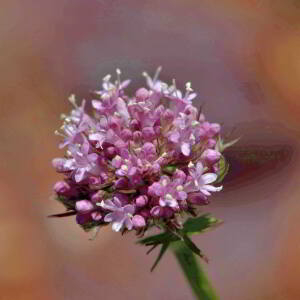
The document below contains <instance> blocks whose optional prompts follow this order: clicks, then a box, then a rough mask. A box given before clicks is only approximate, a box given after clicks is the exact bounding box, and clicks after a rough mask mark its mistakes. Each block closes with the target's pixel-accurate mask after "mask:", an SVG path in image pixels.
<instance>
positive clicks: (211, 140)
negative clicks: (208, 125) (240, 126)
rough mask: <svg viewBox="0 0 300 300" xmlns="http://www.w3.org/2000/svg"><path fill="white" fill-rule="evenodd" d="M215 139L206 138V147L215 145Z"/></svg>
mask: <svg viewBox="0 0 300 300" xmlns="http://www.w3.org/2000/svg"><path fill="white" fill-rule="evenodd" d="M216 143H217V142H216V140H215V139H208V141H207V144H206V146H207V147H208V148H215V146H216Z"/></svg>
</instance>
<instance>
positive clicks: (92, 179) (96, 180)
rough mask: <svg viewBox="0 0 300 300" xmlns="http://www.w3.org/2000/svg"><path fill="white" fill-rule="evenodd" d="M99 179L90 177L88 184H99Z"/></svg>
mask: <svg viewBox="0 0 300 300" xmlns="http://www.w3.org/2000/svg"><path fill="white" fill-rule="evenodd" d="M101 182H102V181H101V178H99V177H95V176H90V177H89V184H91V185H97V184H101Z"/></svg>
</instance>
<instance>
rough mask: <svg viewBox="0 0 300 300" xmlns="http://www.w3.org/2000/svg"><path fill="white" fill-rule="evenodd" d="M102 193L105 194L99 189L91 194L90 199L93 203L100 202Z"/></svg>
mask: <svg viewBox="0 0 300 300" xmlns="http://www.w3.org/2000/svg"><path fill="white" fill-rule="evenodd" d="M104 195H105V191H103V190H99V191H98V192H96V193H95V194H93V195H92V197H91V201H92V202H93V203H97V202H101V200H103V197H104Z"/></svg>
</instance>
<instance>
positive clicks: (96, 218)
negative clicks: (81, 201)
mask: <svg viewBox="0 0 300 300" xmlns="http://www.w3.org/2000/svg"><path fill="white" fill-rule="evenodd" d="M91 216H92V219H93V220H94V221H100V220H101V219H102V215H101V214H100V213H99V212H98V211H94V212H92V214H91Z"/></svg>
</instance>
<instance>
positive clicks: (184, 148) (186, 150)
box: [181, 143, 191, 156]
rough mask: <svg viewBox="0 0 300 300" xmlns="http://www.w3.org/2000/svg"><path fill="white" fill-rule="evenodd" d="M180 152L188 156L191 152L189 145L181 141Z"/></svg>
mask: <svg viewBox="0 0 300 300" xmlns="http://www.w3.org/2000/svg"><path fill="white" fill-rule="evenodd" d="M181 152H182V154H183V155H185V156H189V155H190V153H191V149H190V145H189V144H188V143H183V144H182V145H181Z"/></svg>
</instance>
